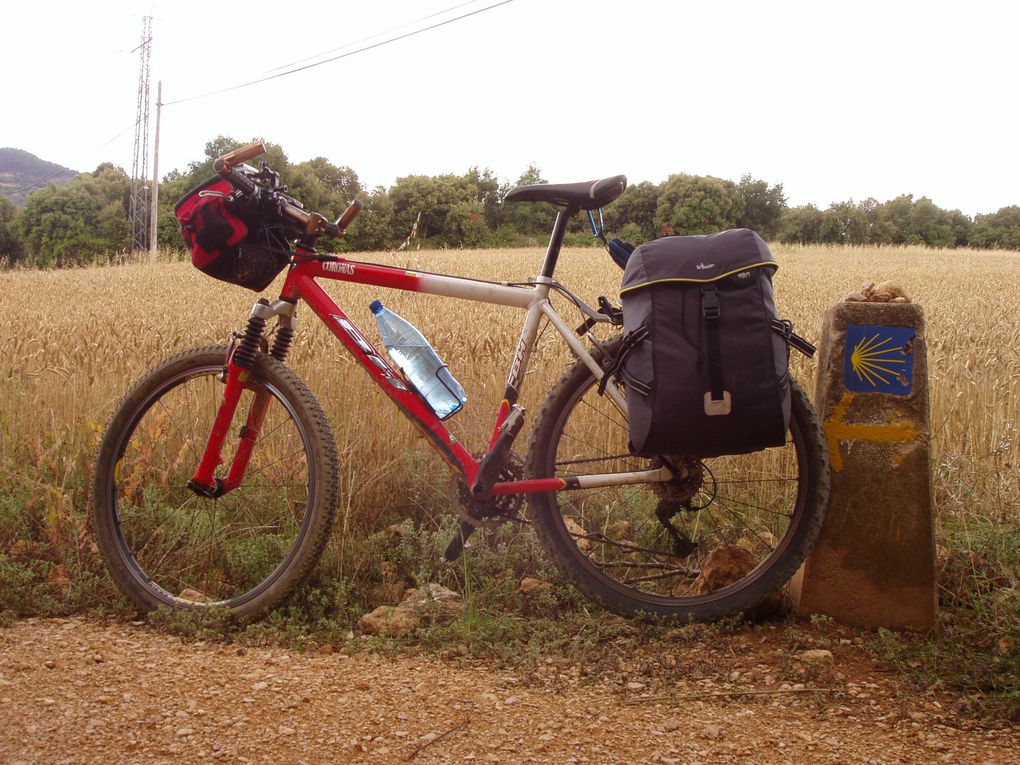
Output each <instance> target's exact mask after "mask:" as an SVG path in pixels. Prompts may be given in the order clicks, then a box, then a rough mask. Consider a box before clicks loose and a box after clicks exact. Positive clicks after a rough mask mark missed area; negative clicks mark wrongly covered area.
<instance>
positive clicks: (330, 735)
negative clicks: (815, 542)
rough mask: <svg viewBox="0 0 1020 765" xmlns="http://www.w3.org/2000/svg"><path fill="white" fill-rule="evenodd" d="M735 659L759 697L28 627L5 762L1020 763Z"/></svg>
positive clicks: (14, 663)
mask: <svg viewBox="0 0 1020 765" xmlns="http://www.w3.org/2000/svg"><path fill="white" fill-rule="evenodd" d="M328 650H329V649H326V651H328ZM760 650H762V651H764V649H760ZM732 653H734V652H732V651H731V654H732ZM822 653H823V654H824V653H825V652H822ZM736 654H738V656H739V659H740V662H741V665H742V666H746V667H751V668H752V669H750V670H748V672H747V673H746V677H750V678H751V679H752V680H756V681H757V682H752V683H751V684H741V683H740V682H739V680H738V678H737V677H736V675H733V674H731V675H729V676H728V677H726V676H724V677H723V678H722V680H723V681H724V682H720V680H719V678H715V679H713V678H711V677H705V678H701V679H698V678H697V677H696V676H695V677H692V678H689V679H685V680H684V681H682V682H675V683H670V685H669V687H668V688H667V689H665V690H664V688H663V686H662V684H661V683H657V682H656V681H655V680H654V678H647V677H643V676H642V677H641V678H639V679H633V678H632V679H629V680H628V679H627V676H626V673H624V674H622V675H621V674H619V673H612V674H611V676H607V677H603V678H601V679H597V680H596V679H594V678H592V677H586V676H585V672H584V669H583V668H580V667H577V666H576V665H575V666H571V665H569V664H561V663H559V662H558V661H557V660H555V659H549V660H548V661H547V663H545V664H543V665H542V666H541V667H540V671H539V672H538V673H535V674H533V675H529V676H528V677H527V678H524V677H518V676H516V675H514V674H513V673H510V672H507V671H501V670H498V669H494V668H493V666H492V665H491V664H488V663H483V662H478V661H474V660H470V659H463V658H453V659H449V660H442V659H439V658H434V657H427V658H421V657H413V656H397V657H393V656H380V655H377V654H374V653H369V652H362V653H354V654H352V655H348V654H347V653H343V652H334V653H327V652H319V651H312V652H309V653H297V652H293V651H288V650H284V649H238V648H237V647H236V646H232V645H222V644H218V643H215V644H214V643H185V642H182V641H181V640H179V639H177V638H174V637H170V636H167V635H165V634H160V633H158V632H156V631H155V630H153V629H151V628H150V627H148V626H145V625H142V624H102V623H99V622H96V621H94V620H89V619H78V618H75V619H53V620H41V619H40V620H27V621H22V622H18V623H16V624H15V625H14V626H12V627H10V628H7V629H0V720H3V722H4V724H3V728H4V733H3V735H2V736H0V763H3V764H4V765H14V764H15V763H89V762H96V763H99V762H102V763H164V762H165V763H190V762H230V763H235V762H237V763H262V762H266V763H301V762H304V763H308V764H309V765H314V764H316V763H326V762H337V763H346V762H355V763H357V762H370V763H399V762H416V763H422V764H423V765H424V764H427V763H455V762H471V763H490V762H491V763H514V765H518V764H520V763H557V764H560V763H600V764H602V763H628V764H629V763H664V764H665V765H668V764H669V763H683V764H684V765H694V764H695V763H705V764H706V765H707V764H708V763H729V762H739V763H785V762H789V763H847V764H848V765H849V764H850V763H902V762H910V763H940V762H946V763H1002V764H1005V763H1018V762H1020V730H1018V729H1017V728H1016V727H1003V726H1000V727H999V728H998V729H995V730H992V729H982V728H980V727H976V726H972V725H966V724H964V725H962V727H961V726H958V725H957V723H956V721H955V720H954V719H953V715H952V714H951V713H949V712H947V711H946V710H947V709H948V704H947V703H944V702H940V701H939V700H938V699H937V698H935V697H932V696H925V697H924V698H916V699H914V698H905V697H903V696H902V695H898V694H896V693H895V692H894V691H893V689H892V688H889V687H887V685H886V683H885V681H884V680H883V679H881V677H882V676H880V675H875V676H868V675H867V674H864V675H862V674H861V673H860V672H854V673H852V674H847V673H846V672H841V671H838V668H839V667H840V665H841V663H842V662H843V661H844V658H843V657H842V656H841V655H840V654H839V652H837V658H836V669H832V670H826V671H827V672H828V674H825V672H823V673H822V674H821V675H820V674H819V673H818V672H815V673H813V674H812V675H811V676H810V682H809V683H808V684H807V686H801V687H797V686H796V685H794V686H790V687H786V686H783V685H779V684H769V683H768V673H769V657H768V656H766V655H765V654H764V653H763V654H762V655H761V656H753V655H752V656H748V655H747V653H746V651H743V652H742V651H740V650H737V651H736ZM831 658H832V657H831V656H830V657H829V659H830V660H831ZM682 660H683V659H682ZM821 660H822V662H823V663H824V661H825V657H824V656H823V657H822V658H821ZM756 661H757V664H755V663H754V662H756ZM754 667H757V668H758V669H757V670H754V669H753V668H754ZM624 669H626V667H624ZM734 672H736V673H737V674H738V675H739V674H740V670H734ZM697 674H700V673H695V675H697ZM885 677H888V676H885ZM763 678H764V680H763ZM745 679H746V678H745ZM726 680H734V681H735V682H734V683H729V682H725V681H726ZM814 685H818V686H822V685H824V686H826V691H825V692H824V693H811V692H807V691H809V689H810V688H811V687H812V686H814ZM734 689H737V691H739V692H741V693H745V694H747V695H734V694H735V693H736V692H737V691H735V690H734ZM723 694H729V695H723Z"/></svg>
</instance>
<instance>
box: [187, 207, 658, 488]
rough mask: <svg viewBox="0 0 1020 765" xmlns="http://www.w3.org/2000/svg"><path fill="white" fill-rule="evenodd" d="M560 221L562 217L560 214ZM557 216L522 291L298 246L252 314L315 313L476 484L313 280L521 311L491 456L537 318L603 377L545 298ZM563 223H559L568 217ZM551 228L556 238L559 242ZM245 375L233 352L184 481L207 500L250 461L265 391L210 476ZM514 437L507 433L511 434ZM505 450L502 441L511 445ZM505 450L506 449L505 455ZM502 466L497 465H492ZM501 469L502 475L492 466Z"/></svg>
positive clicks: (422, 406) (654, 475) (467, 462)
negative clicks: (271, 293)
mask: <svg viewBox="0 0 1020 765" xmlns="http://www.w3.org/2000/svg"><path fill="white" fill-rule="evenodd" d="M564 217H565V216H564ZM559 224H560V220H559V219H557V228H556V229H554V234H553V238H552V239H551V240H550V243H549V251H548V252H547V255H546V262H545V266H544V267H543V271H542V274H541V275H540V276H538V277H536V278H535V280H534V282H533V283H532V284H530V285H528V286H519V285H510V284H505V283H497V282H489V281H483V280H477V279H470V278H464V277H457V276H447V275H442V274H433V273H427V272H419V271H410V270H406V269H402V268H396V267H392V266H385V265H378V264H374V263H365V262H361V261H353V260H346V259H344V258H341V257H335V256H326V257H323V256H319V255H316V254H315V252H314V251H312V250H309V249H307V248H303V247H301V246H299V247H298V249H297V252H296V253H295V256H294V264H293V265H292V266H291V268H290V271H289V272H288V274H287V279H286V281H285V282H284V285H283V289H282V291H281V294H280V299H279V300H277V301H276V302H275V303H272V304H268V305H267V304H265V303H259V304H256V306H255V307H254V308H253V309H252V313H253V315H257V316H259V317H260V318H264V319H267V318H269V317H272V316H282V317H292V316H293V314H294V309H295V307H296V305H297V303H298V301H300V300H304V301H305V302H306V303H307V304H308V305H309V306H310V307H311V309H312V311H314V312H315V314H316V315H317V316H318V317H319V318H320V319H321V320H322V321H323V322H324V323H325V324H326V326H327V327H329V329H330V331H331V332H332V333H333V334H334V335H335V336H336V337H337V339H339V340H340V342H341V343H343V345H344V346H345V347H346V348H347V349H348V350H349V351H350V352H351V353H352V354H353V355H354V357H355V358H356V359H357V360H358V361H359V362H360V363H361V365H362V366H363V367H364V368H365V369H366V370H367V371H368V373H369V374H370V375H371V376H372V378H373V379H374V380H375V382H376V383H377V384H378V385H379V387H380V388H382V390H383V391H384V392H385V393H386V395H387V396H389V397H390V399H391V400H392V401H393V402H394V403H395V404H396V405H397V407H399V409H400V410H401V411H402V412H403V413H404V414H405V415H406V416H407V417H408V419H410V420H411V422H412V423H413V424H414V425H415V426H416V427H417V428H418V429H419V430H420V431H421V432H422V433H423V434H424V435H425V436H426V437H427V438H428V440H429V441H430V442H431V443H432V445H433V446H434V447H435V448H436V449H437V450H438V451H439V453H440V455H442V457H443V458H444V459H445V460H446V462H447V463H448V464H449V465H450V466H451V467H452V468H453V469H454V470H457V471H459V472H460V473H461V475H462V477H463V479H464V481H465V483H466V485H467V486H468V487H471V488H472V489H475V488H477V486H478V483H477V482H478V480H479V477H480V471H481V470H482V466H483V465H484V463H485V458H484V457H483V459H482V460H481V461H479V460H476V459H475V458H474V457H473V456H472V455H471V453H470V452H468V451H467V449H465V448H464V446H463V445H461V444H460V442H459V441H457V439H456V438H454V437H453V436H452V435H451V434H450V432H449V430H447V428H446V426H445V425H444V424H443V422H442V421H441V420H440V419H439V418H438V417H437V416H436V415H435V413H434V412H433V411H432V409H431V408H430V407H429V406H428V405H427V404H426V403H425V402H424V401H423V400H422V399H421V397H420V396H419V395H418V394H417V393H416V392H415V391H414V390H412V389H410V388H409V387H408V385H407V384H406V383H405V382H404V380H403V377H402V376H401V374H400V372H398V371H397V370H395V369H394V368H393V367H392V366H391V365H390V363H389V362H388V361H387V359H386V358H385V357H384V356H383V355H382V354H381V353H379V351H378V350H376V348H375V346H374V345H373V344H372V343H371V342H370V341H369V340H368V339H367V338H366V337H365V335H364V334H363V333H362V332H361V331H360V330H359V329H358V327H357V326H356V325H355V324H354V322H352V321H351V320H350V319H349V318H348V317H347V315H346V314H345V313H344V312H343V310H341V308H340V307H339V306H338V305H337V304H336V303H335V302H334V301H333V299H332V298H330V296H329V295H328V294H326V292H325V291H324V290H323V289H322V287H320V286H319V285H318V284H317V283H316V281H315V280H316V279H331V280H336V281H345V282H356V283H358V284H368V285H374V286H378V287H384V288H388V289H397V290H405V291H410V292H421V293H426V294H431V295H442V296H447V297H454V298H460V299H465V300H474V301H479V302H485V303H492V304H496V305H505V306H513V307H516V308H521V309H524V310H526V311H527V317H526V319H525V322H524V328H523V329H522V331H521V336H520V340H519V341H518V343H517V348H516V350H515V353H514V356H513V360H512V362H511V365H510V370H509V373H508V378H507V384H506V392H505V395H504V398H503V401H502V402H501V403H500V406H499V410H498V411H497V413H496V421H495V424H494V426H493V431H492V438H491V439H490V442H489V452H488V454H487V456H489V455H493V456H495V453H496V451H497V449H496V445H497V443H498V442H499V441H500V436H501V434H503V433H504V431H505V430H506V428H505V426H506V424H507V423H508V422H509V419H510V414H511V412H512V410H513V408H514V405H515V404H516V402H517V398H518V395H519V385H520V382H521V381H522V380H523V379H524V373H525V371H526V369H527V365H528V358H529V356H530V354H531V351H532V348H533V347H534V344H535V339H536V337H537V334H538V327H539V323H540V321H541V319H542V318H543V317H544V318H547V319H548V320H549V322H550V323H551V324H552V325H553V326H554V327H555V328H556V330H557V331H558V332H559V334H560V335H561V336H562V337H563V339H564V340H565V341H566V343H567V344H568V346H570V348H571V350H572V351H573V352H574V354H575V355H576V356H577V357H578V358H580V359H582V360H583V361H584V362H585V364H586V365H587V366H588V367H589V368H590V369H591V370H592V373H593V374H594V375H595V377H596V379H599V378H601V376H602V369H601V367H600V366H599V364H598V362H596V361H595V360H594V359H593V358H592V356H591V354H590V353H588V350H587V349H586V348H585V346H584V344H583V343H582V342H581V341H580V340H579V339H578V338H577V336H576V335H575V334H574V332H573V330H572V329H571V328H570V327H569V326H568V325H567V324H566V322H564V320H563V319H562V317H560V315H559V314H558V313H557V312H556V311H555V309H554V308H553V307H552V305H551V303H550V301H549V293H550V290H551V289H553V287H554V286H555V287H556V288H557V289H562V288H561V287H559V285H555V283H554V282H553V280H552V278H551V277H552V270H553V268H554V267H555V262H556V257H557V256H558V253H559V245H560V243H561V242H562V228H561V226H560V225H559ZM564 225H565V221H564ZM557 230H559V235H558V236H557ZM576 302H577V303H578V305H579V306H580V307H582V310H585V309H587V310H585V313H588V315H589V317H590V318H591V319H593V320H594V321H606V320H607V319H606V317H605V316H603V315H602V314H599V313H598V312H596V311H594V309H590V308H588V307H587V306H584V304H583V303H581V302H580V301H576ZM249 375H250V370H249V369H246V368H243V367H242V366H240V365H238V364H237V363H236V361H235V359H234V354H232V355H231V356H230V358H229V359H228V361H227V365H226V386H225V390H224V394H223V401H222V403H221V404H220V408H219V411H218V412H217V416H216V419H215V422H214V425H213V428H212V432H211V434H210V437H209V441H208V443H207V445H206V448H205V451H204V453H203V456H202V459H201V462H200V464H199V466H198V469H197V470H196V471H195V474H194V475H193V477H192V480H191V482H190V483H189V485H191V486H192V488H193V489H195V490H196V491H199V492H200V493H203V494H205V495H207V496H221V495H222V494H225V493H227V492H229V491H231V490H233V489H235V488H237V486H239V485H240V484H241V482H242V481H243V478H244V473H245V469H246V468H247V464H248V459H249V457H250V455H251V450H252V448H253V447H254V444H255V441H256V439H257V437H258V433H259V430H260V428H261V425H262V420H263V418H264V416H265V413H266V410H267V408H268V403H269V394H268V393H267V392H265V391H264V390H262V389H260V388H256V389H255V390H256V397H255V401H254V402H253V404H252V406H251V409H250V411H249V413H248V417H247V421H246V424H245V426H244V427H243V429H242V433H241V440H240V443H239V445H238V447H237V451H236V453H235V455H234V457H233V459H232V460H231V464H230V469H229V471H228V474H227V477H226V478H225V479H217V478H216V477H215V471H216V468H217V467H218V466H219V465H221V464H222V463H223V462H224V459H223V456H222V447H223V443H224V440H225V438H226V434H227V430H228V428H229V425H230V423H231V422H232V420H233V418H234V414H235V410H236V408H237V404H238V401H239V400H240V397H241V393H242V391H243V390H244V388H245V386H246V385H247V384H248V379H249ZM606 392H607V395H609V396H611V397H612V398H613V400H614V401H615V403H616V405H617V406H618V407H620V410H621V411H623V412H625V411H626V403H625V401H624V400H623V397H622V396H621V395H620V394H619V392H618V391H616V390H615V389H614V386H608V387H607V389H606ZM509 438H510V439H512V436H510V437H509ZM507 446H508V444H507ZM503 454H505V450H504V451H503ZM498 467H501V465H497V468H498ZM497 472H498V470H497ZM670 478H672V474H671V473H670V471H669V470H668V469H667V468H665V467H663V468H659V469H655V470H649V471H635V472H630V473H617V474H599V475H593V476H576V477H574V476H572V477H568V478H537V479H531V480H523V481H505V482H494V483H492V484H491V485H485V486H484V489H483V490H482V491H481V493H479V494H476V496H477V497H478V498H479V499H484V498H487V497H489V496H493V495H504V494H527V493H533V492H543V491H560V490H563V489H571V488H590V487H594V486H610V485H620V484H627V483H639V482H648V481H664V480H669V479H670Z"/></svg>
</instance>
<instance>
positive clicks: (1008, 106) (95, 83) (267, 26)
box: [0, 0, 1020, 215]
mask: <svg viewBox="0 0 1020 765" xmlns="http://www.w3.org/2000/svg"><path fill="white" fill-rule="evenodd" d="M496 2H499V0H476V1H475V2H471V3H466V4H464V0H360V1H359V2H349V1H348V0H333V1H331V2H319V1H318V0H308V1H307V2H303V3H298V2H285V1H284V0H274V1H273V2H263V1H262V0H248V1H247V2H243V3H240V2H227V1H222V0H221V1H215V0H203V2H195V0H174V1H173V2H171V1H170V0H159V1H158V2H152V0H138V1H136V2H131V1H129V0H104V2H102V3H98V2H97V3H89V2H80V1H78V2H61V1H59V0H57V1H55V0H35V1H34V2H26V3H21V2H18V3H8V4H6V5H5V7H4V10H3V16H2V18H3V26H2V29H3V31H2V37H3V45H2V46H0V71H2V72H3V74H2V79H0V104H2V105H3V107H2V108H3V117H2V118H0V146H9V147H14V148H20V149H25V150H27V151H30V152H32V153H33V154H36V155H38V156H39V157H41V158H43V159H46V160H49V161H52V162H57V163H59V164H62V165H65V166H67V167H71V168H73V169H75V170H81V171H90V170H93V169H95V167H96V166H97V165H98V164H99V163H100V162H103V161H111V162H114V163H115V164H118V165H120V166H122V167H124V168H126V169H130V167H131V161H132V151H133V140H134V119H135V108H136V95H137V83H138V54H137V53H136V52H132V49H133V48H135V47H136V46H137V45H138V43H139V41H140V37H141V27H142V17H143V16H145V15H151V16H153V32H154V43H153V45H154V47H153V51H152V58H151V72H152V74H151V78H152V79H151V88H152V99H153V102H155V96H156V82H157V80H162V81H163V100H164V102H165V103H168V104H169V103H170V102H173V101H175V100H178V99H184V98H188V97H191V96H195V95H199V94H202V93H206V92H209V91H212V90H215V89H217V88H223V87H228V86H231V85H234V84H237V83H241V82H245V81H248V80H252V79H256V78H258V77H260V76H265V75H266V74H268V73H270V72H271V70H274V69H275V68H277V67H280V66H283V65H285V64H289V63H291V62H295V61H298V60H300V59H303V58H306V57H308V56H312V55H314V54H320V53H324V52H326V51H331V50H334V49H337V48H339V47H341V46H343V45H345V44H347V43H352V42H355V41H359V40H362V39H364V38H368V37H370V36H372V35H375V34H377V33H380V32H384V31H386V30H391V29H393V28H395V27H398V26H400V25H402V24H406V23H410V22H417V23H413V24H411V26H409V27H404V28H401V29H399V30H397V31H394V32H391V33H390V34H389V35H386V36H384V37H382V38H376V39H373V40H372V41H370V42H377V41H379V40H381V39H385V38H386V37H392V36H395V35H396V34H401V33H404V32H407V31H410V30H411V29H413V28H417V27H422V26H425V25H427V24H431V23H435V22H436V21H440V20H443V19H445V18H451V17H452V16H456V15H460V14H463V13H466V12H470V11H473V10H478V9H481V8H485V7H486V6H489V5H493V4H495V3H496ZM458 5H460V7H457V8H455V9H454V10H452V11H450V12H449V13H447V14H445V15H442V16H436V17H433V18H430V19H428V20H427V21H419V20H420V19H422V18H423V17H426V16H429V15H430V14H434V13H437V12H439V11H443V10H444V9H448V8H451V7H454V6H458ZM1018 29H1020V3H1016V2H1008V1H1006V0H998V1H996V2H989V1H986V0H968V1H967V2H940V1H939V0H928V2H914V1H913V0H909V1H908V0H904V1H903V2H900V1H898V0H884V1H882V2H872V1H871V0H856V1H855V2H821V1H820V0H815V2H786V1H784V0H774V1H773V2H760V1H759V2H738V1H736V0H732V1H726V0H714V1H709V0H697V2H687V1H680V2H666V1H665V0H613V1H609V0H512V2H509V3H507V4H504V5H501V6H499V7H496V8H493V9H491V10H488V11H485V12H482V13H479V14H477V15H474V16H471V17H470V18H466V19H463V20H461V21H457V22H454V23H451V24H448V25H446V26H443V27H441V28H438V29H434V30H432V31H428V32H425V33H423V34H421V35H418V36H416V37H413V38H410V39H406V40H402V41H399V42H395V43H393V44H391V45H385V46H383V47H379V48H377V49H374V50H370V51H367V52H364V53H359V54H357V55H353V56H350V57H348V58H344V59H341V60H338V61H334V62H332V63H327V64H324V65H322V66H318V67H315V68H312V69H309V70H306V71H304V72H300V73H297V74H292V75H289V76H286V77H282V78H279V79H275V80H272V81H270V82H266V83H263V84H260V85H256V86H253V87H248V88H243V89H239V90H234V91H231V92H229V93H225V94H222V95H218V96H214V97H210V98H204V99H199V100H194V101H187V102H184V103H178V104H173V105H167V106H166V107H164V109H163V112H162V127H161V143H160V156H159V170H160V174H161V175H163V174H165V173H166V172H167V171H169V170H171V169H174V168H181V169H183V168H185V167H186V166H187V164H188V163H189V162H190V161H192V160H195V159H199V158H201V157H202V155H203V148H204V145H205V143H206V141H208V140H210V139H211V138H213V137H215V136H217V135H228V136H231V137H233V138H236V139H238V140H248V139H250V138H252V137H255V136H259V137H264V138H266V139H267V140H270V141H273V142H275V143H278V144H281V145H282V146H283V148H284V150H285V151H286V152H287V153H288V156H289V157H290V159H291V160H292V161H295V162H299V161H303V160H306V159H311V158H312V157H316V156H324V157H327V158H328V159H329V160H330V161H332V162H334V163H335V164H338V165H349V166H350V167H352V168H353V169H354V170H355V171H356V172H357V173H358V175H359V176H360V178H361V180H362V182H363V184H364V185H366V186H375V185H384V186H389V185H390V184H392V183H393V181H394V180H395V179H396V178H397V177H399V176H402V175H409V174H429V175H435V174H439V173H447V172H452V173H463V172H464V171H466V170H467V169H468V168H469V167H471V166H474V165H477V166H479V167H488V168H491V169H492V170H493V171H494V172H495V173H496V174H497V175H498V176H499V177H501V178H504V179H507V180H511V181H512V180H515V179H516V178H517V177H518V176H519V175H520V174H521V172H522V171H524V170H525V169H526V168H527V166H528V165H529V164H530V163H535V164H536V165H537V166H538V167H539V168H540V169H541V171H542V174H543V177H545V178H546V179H547V180H550V181H553V182H569V181H578V180H585V179H589V178H596V177H600V176H606V175H614V174H617V173H624V174H626V175H627V176H628V178H629V179H630V181H631V182H632V183H636V182H638V181H642V180H649V181H653V182H658V181H661V180H664V179H665V178H666V177H667V176H668V175H669V174H671V173H678V172H688V173H696V174H702V175H715V176H718V177H722V178H730V179H733V180H739V178H740V176H741V174H743V173H751V174H752V175H753V176H754V177H756V178H761V179H765V180H767V181H769V182H770V183H782V184H783V186H784V190H785V192H786V194H787V197H788V201H789V203H790V204H791V205H800V204H806V203H808V202H811V203H814V204H816V205H818V206H819V207H826V206H828V205H829V203H831V202H833V201H842V200H846V199H851V198H852V199H854V200H861V199H864V198H866V197H868V196H873V197H876V198H877V199H879V200H880V201H885V200H887V199H890V198H892V197H894V196H896V195H898V194H903V193H910V194H914V195H915V197H920V196H928V197H930V198H931V199H932V200H933V201H934V202H935V203H936V204H937V205H939V206H940V207H943V208H947V209H961V210H963V211H964V212H965V213H967V214H969V215H973V214H974V213H978V212H994V211H995V210H997V209H999V208H1000V207H1005V206H1007V205H1015V204H1020V152H1018V151H1017V133H1016V130H1017V116H1018V114H1020V106H1018V104H1017V101H1018V99H1017V92H1018V75H1020V65H1018V62H1020V55H1018V50H1017V42H1016V41H1017V30H1018ZM348 50H349V49H348ZM343 52H345V51H340V50H338V51H334V53H332V54H331V55H337V54H338V53H343ZM154 130H155V108H154V107H153V111H152V116H151V123H150V132H154ZM118 136H119V137H118ZM151 154H152V152H151V149H150V167H151Z"/></svg>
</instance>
